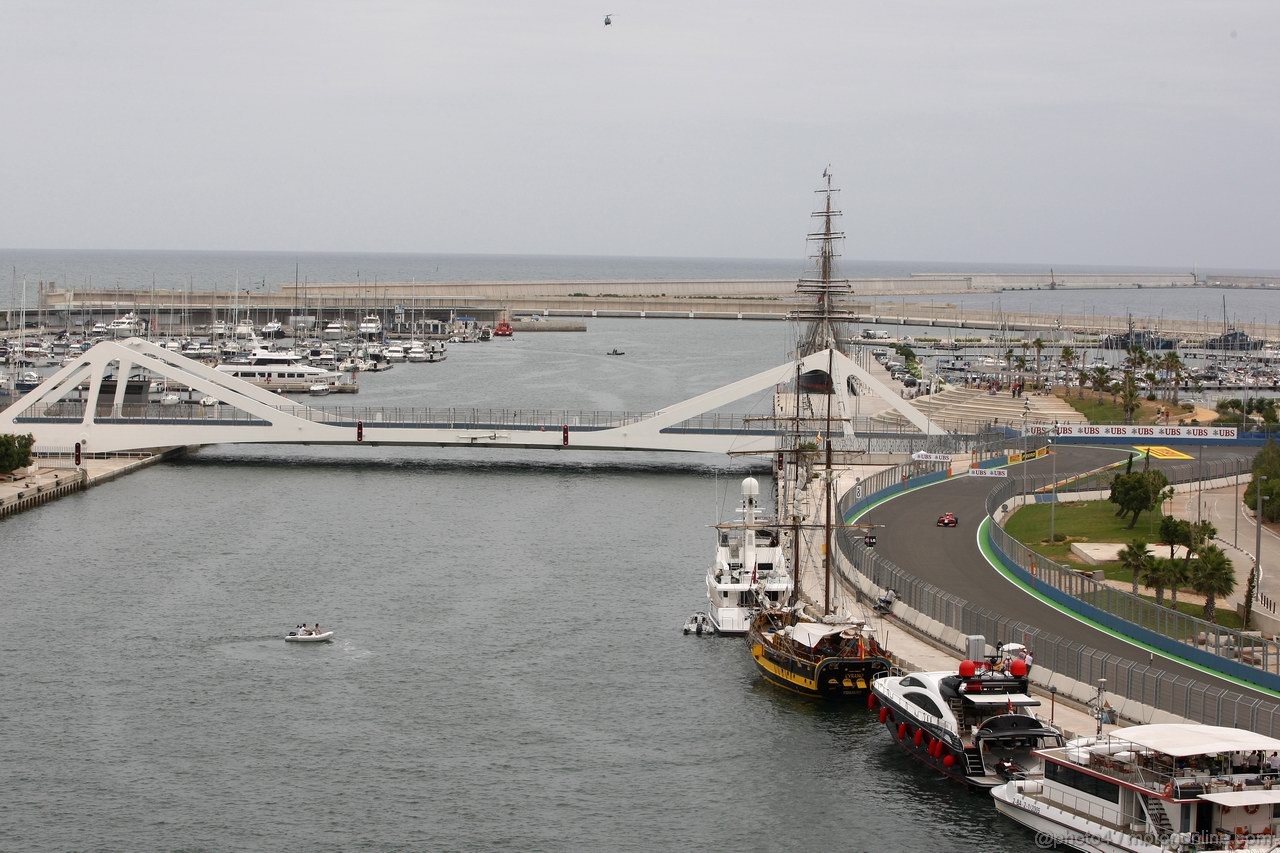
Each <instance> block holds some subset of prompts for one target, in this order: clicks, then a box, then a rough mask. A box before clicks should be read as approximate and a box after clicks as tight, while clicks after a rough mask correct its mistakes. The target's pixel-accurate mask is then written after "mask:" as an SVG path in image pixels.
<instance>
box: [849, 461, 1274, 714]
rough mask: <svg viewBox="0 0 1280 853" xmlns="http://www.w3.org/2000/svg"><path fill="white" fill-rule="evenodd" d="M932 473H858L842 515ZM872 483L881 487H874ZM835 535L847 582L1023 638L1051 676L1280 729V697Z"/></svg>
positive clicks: (958, 623) (1175, 709)
mask: <svg viewBox="0 0 1280 853" xmlns="http://www.w3.org/2000/svg"><path fill="white" fill-rule="evenodd" d="M904 475H905V476H906V481H905V482H904V480H903V477H904ZM936 476H937V475H936V474H929V473H924V474H922V473H921V472H920V471H919V469H918V468H917V467H916V463H913V464H912V465H910V466H902V467H900V468H893V469H889V470H887V471H884V472H882V473H881V474H880V475H878V476H877V477H876V478H868V479H867V480H864V481H863V483H862V484H861V485H863V486H864V487H865V490H864V491H863V492H862V493H861V495H860V496H859V494H858V493H857V492H855V491H854V490H850V491H848V492H846V493H845V494H844V495H843V496H841V498H840V501H839V506H840V511H841V516H840V517H841V518H845V519H847V518H850V517H851V516H852V515H854V514H856V513H857V512H858V511H859V509H862V508H865V507H867V506H870V505H871V504H873V503H875V502H876V501H878V500H880V499H882V498H884V497H887V496H889V495H891V494H893V493H894V492H895V491H901V490H902V489H904V488H911V487H913V486H915V485H921V484H924V483H927V482H929V481H930V480H931V479H933V478H934V477H936ZM875 486H879V487H880V489H879V490H878V491H877V490H876V489H875V488H874V487H875ZM835 541H836V555H837V559H836V561H835V566H836V571H837V573H838V575H839V576H840V577H841V579H842V580H843V582H844V583H846V584H848V585H849V586H853V587H856V586H857V584H856V582H855V579H854V577H853V575H854V574H857V575H860V576H861V577H863V578H865V579H866V580H868V581H870V583H871V584H873V585H874V586H876V587H879V588H881V589H893V590H895V591H897V593H898V595H899V597H900V598H901V600H902V602H903V604H905V605H906V606H907V607H909V608H911V609H912V610H914V611H916V612H918V613H920V614H922V615H923V617H924V618H926V619H928V620H932V622H933V623H936V625H938V626H940V627H941V628H947V629H952V630H954V631H957V632H959V634H960V635H962V636H963V635H968V634H981V635H982V636H984V637H985V638H986V639H987V642H989V643H991V644H995V643H996V642H1004V643H1010V642H1018V643H1023V644H1024V645H1025V646H1026V647H1027V648H1029V649H1032V650H1033V651H1034V654H1035V665H1036V667H1037V668H1040V667H1043V668H1044V669H1047V670H1049V671H1051V672H1052V673H1054V674H1055V677H1057V676H1061V677H1063V678H1067V679H1072V680H1074V681H1075V682H1078V683H1080V684H1083V685H1093V684H1096V683H1097V682H1098V679H1100V678H1105V679H1107V682H1106V685H1107V690H1108V691H1109V692H1110V693H1112V694H1114V695H1117V696H1123V697H1126V698H1127V699H1130V700H1134V701H1138V702H1141V703H1143V704H1144V705H1147V706H1148V707H1151V708H1155V709H1158V710H1161V711H1167V712H1169V713H1171V714H1176V715H1177V716H1180V717H1184V718H1187V719H1192V720H1198V721H1200V722H1203V723H1207V724H1211V725H1221V726H1233V727H1240V728H1248V729H1250V730H1253V731H1257V732H1261V733H1263V734H1268V735H1271V736H1273V737H1278V736H1280V704H1277V703H1274V702H1267V701H1262V700H1259V699H1256V698H1253V697H1249V696H1245V695H1243V694H1241V693H1238V692H1235V691H1230V690H1222V689H1218V688H1214V687H1211V686H1209V685H1207V684H1205V683H1203V682H1199V681H1195V680H1193V679H1189V678H1185V677H1181V676H1176V675H1173V674H1172V673H1169V672H1167V671H1165V670H1162V669H1159V668H1158V667H1156V666H1155V665H1154V664H1153V663H1150V662H1148V663H1140V662H1138V661H1134V660H1130V659H1127V658H1124V657H1121V656H1118V655H1111V654H1107V653H1105V652H1101V651H1098V650H1097V649H1094V648H1091V647H1089V646H1087V645H1085V644H1083V643H1079V642H1073V641H1070V640H1068V639H1066V638H1064V637H1061V636H1059V635H1057V634H1053V633H1050V632H1048V631H1044V630H1042V629H1041V628H1038V627H1036V626H1034V625H1030V624H1028V623H1026V622H1023V621H1021V620H1020V619H1017V618H1015V617H1012V616H1006V615H1002V614H999V613H996V612H994V611H992V610H990V609H988V608H985V607H982V606H980V605H978V604H975V603H973V602H971V601H968V600H967V599H965V598H962V597H960V596H958V595H954V594H952V593H949V592H947V591H946V590H944V589H941V588H940V587H937V586H935V585H934V584H932V583H929V582H928V581H925V580H922V579H921V578H918V577H916V576H915V575H913V574H911V573H910V572H908V571H907V570H905V569H903V568H902V567H900V566H898V565H896V564H895V563H893V562H892V561H891V560H888V559H887V558H885V557H884V556H882V555H881V554H880V553H878V552H877V551H876V550H875V549H874V548H868V547H867V546H866V544H865V542H864V539H863V535H862V533H860V532H856V531H854V530H852V529H842V530H840V531H838V533H837V535H836V537H835ZM938 638H939V639H942V638H941V637H938ZM1189 649H1190V646H1183V647H1182V649H1181V650H1182V651H1187V650H1189ZM1183 656H1184V657H1185V655H1183ZM1117 704H1118V703H1117Z"/></svg>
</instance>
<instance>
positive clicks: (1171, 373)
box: [1160, 350, 1186, 406]
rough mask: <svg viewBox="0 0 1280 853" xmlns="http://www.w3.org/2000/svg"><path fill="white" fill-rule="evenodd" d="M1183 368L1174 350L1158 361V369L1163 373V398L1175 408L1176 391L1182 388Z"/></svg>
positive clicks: (1176, 401)
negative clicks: (1164, 392)
mask: <svg viewBox="0 0 1280 853" xmlns="http://www.w3.org/2000/svg"><path fill="white" fill-rule="evenodd" d="M1185 367H1186V366H1185V365H1184V364H1183V363H1182V359H1181V358H1179V357H1178V353H1177V352H1175V351H1174V350H1169V352H1167V353H1165V354H1164V356H1163V357H1162V358H1161V359H1160V369H1161V370H1163V371H1164V381H1165V391H1166V394H1165V396H1166V399H1168V400H1169V401H1170V402H1172V403H1173V404H1174V405H1175V406H1176V405H1178V390H1179V389H1180V388H1181V387H1182V379H1183V374H1184V373H1185Z"/></svg>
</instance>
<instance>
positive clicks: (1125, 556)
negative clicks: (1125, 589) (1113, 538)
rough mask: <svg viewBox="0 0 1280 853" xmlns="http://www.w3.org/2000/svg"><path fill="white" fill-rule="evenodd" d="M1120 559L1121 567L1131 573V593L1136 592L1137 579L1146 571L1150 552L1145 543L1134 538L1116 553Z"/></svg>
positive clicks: (1149, 560) (1150, 558)
mask: <svg viewBox="0 0 1280 853" xmlns="http://www.w3.org/2000/svg"><path fill="white" fill-rule="evenodd" d="M1116 556H1117V557H1118V558H1119V559H1120V566H1121V568H1123V569H1125V570H1126V571H1129V572H1132V573H1133V594H1134V595H1137V594H1138V579H1139V578H1141V577H1142V575H1143V574H1145V573H1146V571H1147V568H1148V566H1149V565H1150V563H1151V560H1152V556H1151V552H1150V551H1148V550H1147V543H1145V542H1143V541H1142V540H1141V539H1135V540H1133V541H1132V542H1130V543H1129V544H1128V545H1126V546H1124V547H1123V548H1121V549H1120V553H1119V554H1117V555H1116Z"/></svg>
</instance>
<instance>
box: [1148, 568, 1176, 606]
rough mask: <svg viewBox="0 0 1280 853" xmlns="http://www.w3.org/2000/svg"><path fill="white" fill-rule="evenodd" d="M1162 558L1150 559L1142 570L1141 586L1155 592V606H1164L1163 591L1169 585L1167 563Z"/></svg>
mask: <svg viewBox="0 0 1280 853" xmlns="http://www.w3.org/2000/svg"><path fill="white" fill-rule="evenodd" d="M1171 562H1172V560H1167V559H1165V558H1164V557H1152V558H1151V560H1150V561H1149V562H1148V563H1147V564H1146V566H1145V567H1144V568H1143V570H1142V584H1143V586H1149V587H1151V588H1152V589H1154V590H1155V591H1156V606H1158V607H1163V606H1164V589H1165V587H1167V586H1168V585H1169V581H1168V577H1169V563H1171Z"/></svg>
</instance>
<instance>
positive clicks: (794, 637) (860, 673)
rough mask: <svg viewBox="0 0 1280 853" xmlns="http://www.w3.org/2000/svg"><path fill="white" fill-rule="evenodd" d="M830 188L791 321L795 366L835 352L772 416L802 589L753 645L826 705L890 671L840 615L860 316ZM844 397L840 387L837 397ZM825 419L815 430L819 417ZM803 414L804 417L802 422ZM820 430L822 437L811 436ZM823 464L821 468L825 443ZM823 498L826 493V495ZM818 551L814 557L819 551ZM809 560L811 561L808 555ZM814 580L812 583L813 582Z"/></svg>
mask: <svg viewBox="0 0 1280 853" xmlns="http://www.w3.org/2000/svg"><path fill="white" fill-rule="evenodd" d="M823 178H824V179H825V181H826V183H825V186H824V187H823V188H822V189H820V190H818V193H819V194H820V195H821V196H822V202H821V204H820V205H819V208H818V210H817V211H816V212H815V213H814V214H813V216H814V218H816V219H818V220H819V221H820V222H821V223H822V225H821V229H820V230H818V231H815V232H812V233H810V234H809V235H808V239H809V241H810V242H811V243H812V244H814V245H815V246H816V251H815V252H814V253H813V254H812V255H811V257H812V259H813V260H814V273H813V274H812V275H809V276H806V277H803V278H801V279H800V280H799V282H798V284H797V287H796V291H797V293H800V294H802V295H807V296H809V297H810V298H811V300H812V301H811V302H810V303H809V304H808V305H807V306H806V307H805V308H802V309H800V310H798V311H796V312H794V313H793V314H792V316H791V319H792V320H793V321H795V323H796V327H797V329H798V330H799V334H798V339H797V346H796V353H795V355H796V358H797V360H798V359H801V358H805V357H808V356H811V355H815V354H819V353H822V352H826V353H828V363H827V368H826V369H825V370H824V369H812V370H806V371H801V370H800V369H797V375H796V376H795V378H794V379H793V380H792V381H791V382H790V383H789V384H790V389H789V393H779V394H777V395H775V404H774V405H775V412H774V415H775V418H777V419H778V420H779V421H780V422H781V423H784V424H785V423H788V422H789V423H791V424H792V426H791V428H788V429H783V430H780V432H779V435H780V439H779V441H780V446H779V448H778V453H777V457H778V458H779V459H781V460H782V464H781V465H779V467H778V473H779V488H778V501H779V507H780V508H782V507H785V511H784V512H780V515H781V514H785V515H786V516H787V517H788V518H790V519H791V521H789V522H788V524H787V525H785V526H784V530H786V531H787V532H788V534H789V537H790V544H791V552H790V565H791V573H792V574H793V575H794V577H795V582H796V596H795V598H796V601H795V603H794V604H793V605H792V606H789V607H770V608H765V609H762V610H761V611H760V612H759V613H758V614H756V615H755V617H754V618H753V619H752V620H751V625H750V628H749V629H748V631H747V645H748V647H749V648H750V650H751V658H752V660H753V662H754V663H755V664H756V668H757V669H758V670H759V672H760V674H761V675H762V676H763V677H764V679H765V680H766V681H769V682H770V683H772V684H775V685H777V686H779V687H782V688H784V689H786V690H789V691H792V692H794V693H799V694H801V695H803V696H808V697H812V698H822V699H851V698H855V697H865V696H866V695H867V693H868V691H869V690H870V685H871V682H872V680H873V679H874V678H875V677H876V676H877V675H879V674H881V673H884V672H888V671H889V670H890V668H891V666H892V663H891V661H890V659H889V656H888V652H887V651H886V650H885V649H884V648H883V647H881V645H880V643H879V641H878V640H877V638H876V636H875V632H874V630H872V628H871V627H870V626H869V625H868V623H867V620H866V619H865V618H862V617H861V616H859V615H857V614H850V613H845V612H837V611H836V608H835V606H834V601H835V596H833V586H832V584H833V581H832V563H831V560H832V544H833V543H832V532H833V530H835V529H837V528H841V527H845V526H846V525H844V524H843V523H838V522H837V521H836V520H835V518H834V512H835V503H836V495H835V492H834V483H833V481H834V480H835V478H836V474H837V471H836V468H835V465H834V456H833V444H834V442H835V441H836V440H837V437H836V435H835V432H836V431H841V432H842V431H843V418H844V416H845V415H844V413H841V414H840V416H839V422H840V424H841V426H840V427H839V428H838V430H836V431H833V426H834V425H836V424H837V422H838V421H837V418H836V417H835V413H834V405H835V402H834V401H835V397H836V393H837V390H838V389H836V387H835V384H834V382H833V381H832V375H833V370H832V360H833V354H834V353H835V352H843V350H842V345H843V341H844V340H846V339H847V337H848V335H847V334H846V331H845V327H846V326H847V324H849V323H850V322H852V320H853V317H852V316H851V315H850V314H849V312H848V311H847V310H846V309H845V308H844V307H843V304H842V303H843V302H844V300H845V298H846V297H847V296H848V295H849V293H850V292H851V289H850V286H849V281H848V279H841V278H838V277H837V276H836V272H835V262H836V258H838V257H839V254H838V252H837V245H838V243H839V241H840V240H842V239H843V238H844V234H843V233H841V232H840V231H838V230H837V229H836V227H835V223H836V221H837V220H838V219H839V217H840V211H839V210H838V209H837V208H836V207H835V204H834V198H835V193H836V192H838V190H835V189H833V188H832V186H831V181H832V178H831V171H830V169H827V170H826V171H824V172H823ZM840 390H842V389H840ZM818 412H825V414H823V415H822V419H821V420H818V421H816V422H815V419H814V417H815V414H816V413H818ZM802 413H803V415H802ZM815 427H816V432H815V431H814V430H815ZM823 436H825V438H824V439H822V441H821V446H822V449H823V450H824V451H825V459H824V460H823V461H822V462H819V455H820V454H819V452H818V444H817V443H816V442H815V441H814V439H815V438H822V437H823ZM819 490H820V491H819ZM802 506H817V507H819V508H820V512H821V513H822V521H821V523H816V522H814V521H812V520H805V519H806V518H807V515H806V513H805V511H803V510H802V509H801V507H802ZM811 532H820V533H821V536H822V537H823V538H822V543H821V565H820V566H816V567H814V568H816V571H814V572H810V573H809V575H812V576H815V577H817V578H818V579H820V580H821V583H822V589H821V590H820V591H819V590H817V589H804V588H803V586H804V585H803V581H804V579H805V578H806V573H805V572H804V571H803V570H804V568H805V566H804V565H803V564H802V561H801V558H802V550H801V540H802V537H804V536H805V535H808V534H810V533H811ZM813 550H815V549H812V548H811V549H810V551H811V552H812V551H813ZM804 556H808V557H809V558H810V559H811V560H812V554H811V553H810V554H808V555H804ZM813 582H816V581H812V580H811V583H813Z"/></svg>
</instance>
